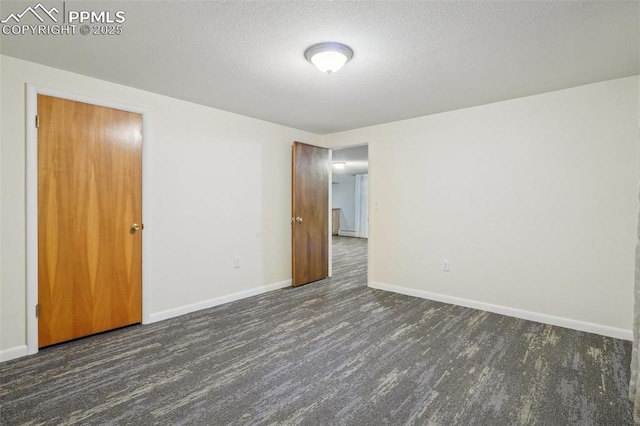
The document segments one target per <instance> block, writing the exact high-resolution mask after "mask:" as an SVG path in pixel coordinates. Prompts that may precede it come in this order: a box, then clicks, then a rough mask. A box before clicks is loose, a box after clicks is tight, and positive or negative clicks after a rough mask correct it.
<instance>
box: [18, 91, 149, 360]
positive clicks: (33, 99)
mask: <svg viewBox="0 0 640 426" xmlns="http://www.w3.org/2000/svg"><path fill="white" fill-rule="evenodd" d="M39 94H40V95H47V96H55V97H57V98H62V99H69V100H72V101H76V102H84V103H88V104H93V105H98V106H103V107H107V108H114V109H119V110H122V111H129V112H134V113H137V114H140V115H142V214H143V223H145V225H146V228H147V229H146V230H145V231H144V232H143V233H142V247H143V250H142V322H143V323H145V322H148V319H149V317H150V309H149V306H150V303H151V295H150V292H149V291H148V290H149V288H150V285H149V283H148V281H147V278H146V277H148V276H149V273H148V272H149V270H148V268H149V263H150V262H149V253H147V252H148V250H147V248H148V246H149V245H148V244H146V241H148V237H145V234H146V233H147V232H149V230H148V228H149V225H150V223H151V222H150V221H149V220H148V219H149V215H148V213H145V212H148V211H149V210H150V209H149V205H148V204H149V203H148V201H147V199H146V197H145V196H144V194H145V193H146V194H148V193H149V192H148V190H149V179H148V178H149V176H150V174H149V172H150V169H149V167H148V166H149V165H150V159H149V153H148V148H149V147H150V146H152V145H153V144H151V143H149V140H148V139H147V138H148V134H149V133H148V129H149V124H148V122H149V113H148V112H147V110H145V109H142V108H139V107H135V106H131V105H125V104H121V103H117V102H112V101H107V100H104V99H97V98H92V97H89V96H84V95H80V94H77V93H71V92H65V91H62V90H58V89H52V88H49V87H43V86H38V85H35V84H31V83H26V108H25V114H26V117H25V126H26V132H25V133H26V145H27V147H26V209H27V216H26V220H27V223H26V225H27V238H26V244H27V259H26V260H27V271H26V276H27V297H26V300H27V306H26V309H25V312H26V316H27V318H26V322H27V353H28V354H29V355H31V354H35V353H37V352H38V319H37V318H36V315H35V306H36V304H37V303H38V130H37V129H36V127H35V123H34V119H35V116H36V114H37V112H38V95H39ZM145 247H147V248H145Z"/></svg>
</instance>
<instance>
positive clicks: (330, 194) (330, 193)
mask: <svg viewBox="0 0 640 426" xmlns="http://www.w3.org/2000/svg"><path fill="white" fill-rule="evenodd" d="M328 151H329V164H327V167H328V168H329V185H328V187H329V188H328V189H327V193H328V200H327V201H328V203H327V204H329V212H328V213H327V216H328V217H329V220H328V221H327V222H329V229H328V230H327V246H328V251H329V253H328V254H327V256H328V259H327V262H328V263H329V267H328V275H329V278H331V277H332V276H333V244H332V240H331V239H332V238H333V209H332V207H333V183H332V182H333V150H332V149H329V150H328Z"/></svg>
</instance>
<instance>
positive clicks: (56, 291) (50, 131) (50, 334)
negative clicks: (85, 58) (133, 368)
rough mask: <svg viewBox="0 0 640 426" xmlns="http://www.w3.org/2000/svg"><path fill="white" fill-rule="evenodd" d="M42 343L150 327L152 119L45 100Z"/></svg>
mask: <svg viewBox="0 0 640 426" xmlns="http://www.w3.org/2000/svg"><path fill="white" fill-rule="evenodd" d="M38 117H39V128H38V305H39V315H38V341H39V342H38V343H39V346H40V347H43V346H48V345H52V344H54V343H59V342H63V341H66V340H71V339H75V338H78V337H82V336H87V335H90V334H94V333H99V332H102V331H105V330H111V329H114V328H117V327H122V326H125V325H130V324H134V323H138V322H140V321H141V320H142V238H141V235H140V232H139V230H136V229H135V227H134V228H133V229H132V225H133V224H134V223H135V224H139V225H141V220H142V203H141V198H142V175H141V169H142V163H141V160H142V157H141V149H142V117H141V115H140V114H135V113H131V112H125V111H120V110H117V109H112V108H105V107H100V106H95V105H90V104H85V103H80V102H74V101H70V100H66V99H59V98H54V97H49V96H43V95H38Z"/></svg>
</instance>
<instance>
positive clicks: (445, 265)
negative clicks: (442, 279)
mask: <svg viewBox="0 0 640 426" xmlns="http://www.w3.org/2000/svg"><path fill="white" fill-rule="evenodd" d="M449 266H450V265H449V261H448V260H446V259H445V260H443V261H442V270H443V271H444V272H449Z"/></svg>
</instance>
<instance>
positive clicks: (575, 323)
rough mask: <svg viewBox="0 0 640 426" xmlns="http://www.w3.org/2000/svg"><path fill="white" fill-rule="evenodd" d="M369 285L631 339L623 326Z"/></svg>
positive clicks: (377, 283)
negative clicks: (612, 325) (618, 326)
mask: <svg viewBox="0 0 640 426" xmlns="http://www.w3.org/2000/svg"><path fill="white" fill-rule="evenodd" d="M369 287H371V288H376V289H379V290H385V291H390V292H393V293H400V294H405V295H407V296H414V297H419V298H421V299H429V300H435V301H437V302H443V303H450V304H452V305H458V306H464V307H466V308H473V309H480V310H483V311H488V312H494V313H496V314H501V315H506V316H510V317H515V318H522V319H526V320H530V321H536V322H541V323H544V324H550V325H557V326H559V327H565V328H571V329H573V330H578V331H586V332H587V333H595V334H600V335H602V336H608V337H614V338H616V339H623V340H633V332H632V331H631V330H627V329H624V328H616V327H610V326H607V325H602V324H595V323H591V322H585V321H579V320H574V319H570V318H563V317H556V316H554V315H547V314H542V313H539V312H532V311H525V310H522V309H516V308H510V307H508V306H500V305H493V304H490V303H484V302H479V301H477V300H471V299H463V298H461V297H455V296H448V295H446V294H439V293H431V292H429V291H424V290H416V289H413V288H407V287H400V286H397V285H392V284H384V283H380V282H375V281H371V282H369Z"/></svg>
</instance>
